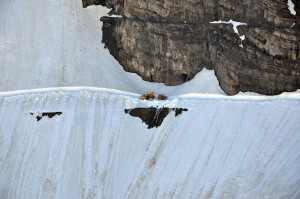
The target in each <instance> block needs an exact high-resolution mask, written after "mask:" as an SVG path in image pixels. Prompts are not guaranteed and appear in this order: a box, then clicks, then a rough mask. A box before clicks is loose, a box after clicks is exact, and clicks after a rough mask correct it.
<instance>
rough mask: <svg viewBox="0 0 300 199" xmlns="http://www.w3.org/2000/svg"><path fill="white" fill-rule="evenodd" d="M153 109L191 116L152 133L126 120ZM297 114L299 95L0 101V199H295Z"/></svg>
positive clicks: (60, 93)
mask: <svg viewBox="0 0 300 199" xmlns="http://www.w3.org/2000/svg"><path fill="white" fill-rule="evenodd" d="M150 106H158V107H162V106H164V107H180V108H187V109H188V111H187V112H184V113H182V114H181V115H180V116H177V117H175V116H174V114H169V115H168V116H167V117H166V118H165V120H164V122H163V123H162V125H161V126H160V127H158V128H153V129H147V125H145V124H144V123H142V121H141V120H140V119H139V118H134V117H131V116H130V115H128V114H125V112H124V109H130V108H136V107H150ZM57 111H59V112H61V113H62V114H60V115H56V116H55V117H52V118H48V117H44V118H43V119H42V120H40V121H37V119H36V115H37V114H38V113H42V112H57ZM299 112H300V100H299V94H292V95H287V96H285V95H282V96H277V97H262V96H252V97H249V96H236V97H227V96H222V95H218V97H217V96H213V97H211V96H210V95H206V94H197V95H196V94H190V95H186V96H173V97H172V96H171V97H170V98H169V99H168V100H166V101H157V100H154V101H144V100H140V99H139V98H138V96H137V95H135V94H130V93H125V92H123V91H115V90H108V89H95V88H76V89H74V88H64V89H59V90H57V89H46V90H32V91H17V92H8V93H2V94H1V96H0V113H1V114H0V124H1V125H0V198H7V199H9V198H23V199H31V198H74V199H76V198H112V199H113V198H230V199H234V198H238V199H241V198H249V199H250V198H251V199H252V198H256V199H259V198H299V197H300V191H299V183H300V175H299V170H300V145H299V142H300V134H299V130H300V123H299V120H300V115H299ZM31 113H33V114H31Z"/></svg>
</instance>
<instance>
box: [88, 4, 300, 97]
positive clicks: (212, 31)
mask: <svg viewBox="0 0 300 199" xmlns="http://www.w3.org/2000/svg"><path fill="white" fill-rule="evenodd" d="M293 2H294V4H295V11H296V13H297V14H296V15H292V14H291V13H290V11H289V9H288V6H287V1H286V0H276V1H274V0H262V1H259V2H257V1H254V0H252V1H251V0H241V1H238V2H237V1H226V0H221V1H202V2H199V1H196V0H192V1H191V0H189V1H188V0H176V1H174V0H164V1H161V0H160V1H159V0H156V1H153V0H136V1H131V0H128V1H124V2H123V1H122V0H106V1H105V0H102V1H97V0H96V1H92V0H91V1H86V0H83V4H84V5H88V4H93V3H96V4H101V5H105V6H107V7H109V8H113V12H114V11H115V12H117V13H119V14H122V15H123V16H124V17H123V18H109V17H103V18H102V19H101V20H102V21H103V23H104V25H103V42H104V43H105V45H106V47H107V48H108V49H109V51H110V53H111V54H112V55H113V56H114V57H115V58H116V59H117V60H118V61H119V62H120V64H121V65H122V66H123V67H124V69H125V70H126V71H130V72H135V73H137V74H139V75H140V76H141V77H142V78H143V79H145V80H148V81H155V82H163V83H165V84H167V85H178V84H181V83H183V82H185V81H188V80H190V79H192V78H193V77H194V76H195V75H196V74H197V73H198V72H199V71H201V70H202V69H203V67H206V68H208V69H214V70H215V74H216V76H217V78H218V80H219V83H220V86H221V87H222V89H223V90H224V91H225V92H226V93H227V94H230V95H234V94H236V93H238V92H239V91H244V92H246V91H252V92H257V93H262V94H267V95H273V94H279V93H281V92H284V91H294V90H296V89H298V88H300V64H299V63H300V51H299V49H300V47H299V46H300V31H299V24H300V18H299V13H300V3H299V2H296V1H295V0H294V1H293ZM220 19H221V20H225V21H228V20H229V19H233V20H235V21H240V22H244V23H247V24H248V25H247V26H239V27H238V30H239V33H240V35H245V40H244V41H243V48H242V47H240V44H241V40H240V37H239V35H237V34H236V33H234V32H233V28H232V25H226V24H210V23H209V22H212V21H217V20H220Z"/></svg>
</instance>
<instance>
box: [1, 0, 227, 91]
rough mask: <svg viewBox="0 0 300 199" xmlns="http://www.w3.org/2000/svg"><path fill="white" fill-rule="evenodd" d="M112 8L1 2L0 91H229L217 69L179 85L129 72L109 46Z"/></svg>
mask: <svg viewBox="0 0 300 199" xmlns="http://www.w3.org/2000/svg"><path fill="white" fill-rule="evenodd" d="M108 12H109V10H108V9H106V8H104V7H102V6H90V7H88V8H83V7H82V1H81V0H59V1H56V0H45V1H36V0H26V1H24V0H15V1H11V0H1V1H0V71H1V73H0V91H11V90H21V89H34V88H47V87H63V86H92V87H102V88H113V89H118V90H123V91H128V92H133V93H144V92H147V91H150V90H154V91H156V92H162V93H165V94H168V95H170V94H172V95H179V94H184V93H189V92H208V93H224V92H223V91H222V90H221V88H220V87H219V86H218V81H217V78H216V77H215V76H214V72H213V71H207V70H204V71H202V72H201V73H199V74H198V75H197V76H196V77H195V79H194V80H193V81H190V82H188V83H186V84H184V85H181V86H177V87H167V86H164V85H163V84H158V83H149V82H145V81H143V80H142V79H141V78H140V77H139V76H137V75H136V74H132V73H127V72H125V71H124V70H123V68H122V66H120V65H119V63H118V62H117V61H116V60H115V59H114V58H113V57H112V56H111V55H110V54H109V52H108V50H107V49H104V44H102V43H101V39H102V30H101V28H102V22H100V17H101V16H104V15H106V14H107V13H108Z"/></svg>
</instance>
